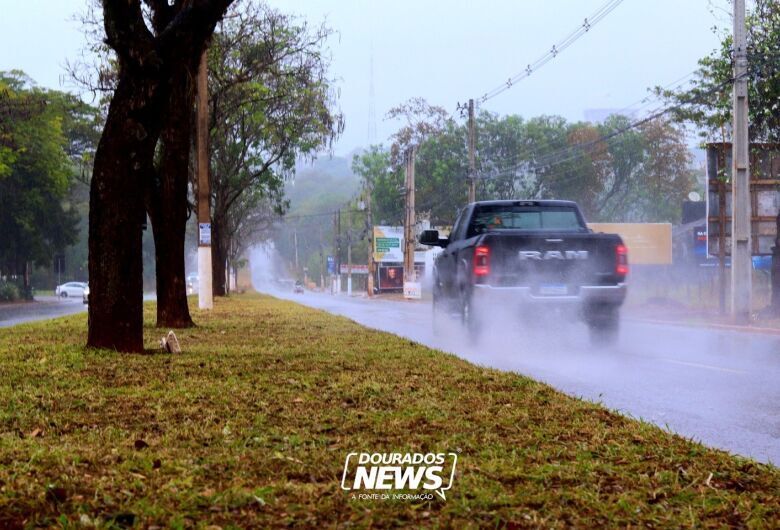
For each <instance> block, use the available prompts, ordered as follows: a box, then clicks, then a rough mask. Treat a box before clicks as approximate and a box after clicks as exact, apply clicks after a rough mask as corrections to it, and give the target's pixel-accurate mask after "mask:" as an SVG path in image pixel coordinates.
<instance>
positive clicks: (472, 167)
mask: <svg viewBox="0 0 780 530" xmlns="http://www.w3.org/2000/svg"><path fill="white" fill-rule="evenodd" d="M475 126H476V125H475V124H474V100H473V99H470V100H469V202H474V201H476V200H477V167H476V153H475V151H476V149H477V146H476V143H477V142H476V139H477V138H476V134H475V130H474V128H475Z"/></svg>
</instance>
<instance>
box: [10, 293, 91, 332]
mask: <svg viewBox="0 0 780 530" xmlns="http://www.w3.org/2000/svg"><path fill="white" fill-rule="evenodd" d="M86 310H87V306H86V305H84V302H83V301H82V299H81V297H80V296H79V297H77V298H73V297H71V298H62V299H60V298H59V297H57V296H36V297H35V302H29V303H18V304H3V305H0V328H5V327H8V326H14V325H16V324H22V323H24V322H33V321H35V320H47V319H50V318H56V317H62V316H65V315H72V314H74V313H81V312H82V311H86Z"/></svg>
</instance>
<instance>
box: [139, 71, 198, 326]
mask: <svg viewBox="0 0 780 530" xmlns="http://www.w3.org/2000/svg"><path fill="white" fill-rule="evenodd" d="M178 70H179V71H178V72H177V73H176V74H175V75H174V76H173V88H172V91H171V97H170V100H169V104H168V109H167V112H166V115H165V123H164V125H163V129H162V131H161V133H160V140H161V145H162V148H161V152H160V165H159V169H158V171H157V173H156V175H157V178H156V179H155V181H154V183H153V186H151V189H150V190H149V191H150V192H149V193H147V199H146V206H147V210H148V212H149V217H150V219H151V221H152V232H153V234H154V248H155V269H156V273H157V327H167V328H187V327H191V326H194V325H195V324H194V323H193V322H192V317H191V316H190V310H189V306H188V305H187V283H186V277H185V271H184V239H185V234H186V227H187V186H188V182H189V162H190V142H191V137H190V135H191V132H192V121H191V119H192V107H193V104H194V92H193V89H194V87H193V84H192V73H191V72H190V71H188V69H186V68H183V67H181V68H179V69H178Z"/></svg>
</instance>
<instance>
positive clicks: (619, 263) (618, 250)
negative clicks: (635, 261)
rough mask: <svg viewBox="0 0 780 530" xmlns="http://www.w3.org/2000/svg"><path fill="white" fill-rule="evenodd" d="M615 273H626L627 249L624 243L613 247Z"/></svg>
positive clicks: (621, 274)
mask: <svg viewBox="0 0 780 530" xmlns="http://www.w3.org/2000/svg"><path fill="white" fill-rule="evenodd" d="M615 274H617V275H618V276H627V275H628V249H627V248H626V246H625V245H618V246H616V247H615Z"/></svg>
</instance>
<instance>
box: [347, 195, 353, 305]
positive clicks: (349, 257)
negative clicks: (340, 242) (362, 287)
mask: <svg viewBox="0 0 780 530" xmlns="http://www.w3.org/2000/svg"><path fill="white" fill-rule="evenodd" d="M347 227H348V228H347V296H352V211H351V210H350V212H349V215H348V216H347Z"/></svg>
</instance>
